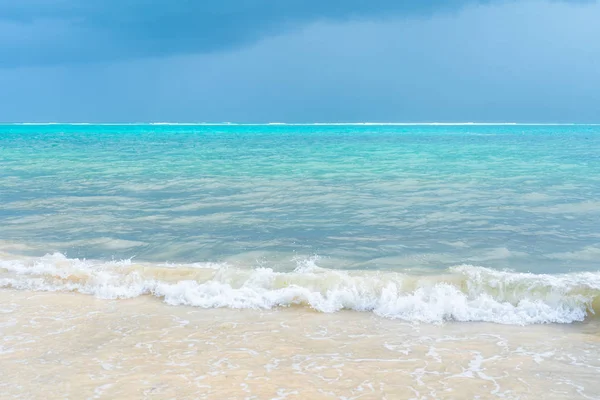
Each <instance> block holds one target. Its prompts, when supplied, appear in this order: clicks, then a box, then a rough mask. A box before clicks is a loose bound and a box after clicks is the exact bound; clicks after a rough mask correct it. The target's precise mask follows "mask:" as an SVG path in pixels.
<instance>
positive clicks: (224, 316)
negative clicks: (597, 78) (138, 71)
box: [0, 123, 600, 399]
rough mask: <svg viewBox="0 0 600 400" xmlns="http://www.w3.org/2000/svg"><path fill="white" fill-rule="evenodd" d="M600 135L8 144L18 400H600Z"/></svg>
mask: <svg viewBox="0 0 600 400" xmlns="http://www.w3.org/2000/svg"><path fill="white" fill-rule="evenodd" d="M598 312H600V126H599V125H520V124H311V125H289V124H266V125H238V124H168V123H162V124H128V125H94V124H10V125H0V397H2V398H27V399H33V398H82V399H83V398H86V399H96V398H98V399H99V398H106V399H112V398H148V399H150V398H152V399H163V398H164V399H284V398H285V399H405V398H406V399H435V398H444V399H445V398H447V399H466V398H472V399H475V398H478V399H485V398H503V399H527V398H530V399H538V398H547V399H554V398H556V399H576V398H581V399H600V379H599V378H598V377H599V376H600V319H599V318H598V317H597V313H598Z"/></svg>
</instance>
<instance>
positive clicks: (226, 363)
mask: <svg viewBox="0 0 600 400" xmlns="http://www.w3.org/2000/svg"><path fill="white" fill-rule="evenodd" d="M1 296H2V297H1V299H2V309H1V310H0V312H1V313H2V320H3V322H2V325H1V329H2V333H3V343H2V347H1V352H0V360H2V362H1V363H0V364H1V365H2V367H1V368H0V369H1V373H2V376H3V379H2V388H1V390H2V392H3V393H4V396H7V397H10V396H14V397H19V396H20V397H24V398H42V397H45V398H59V397H69V398H178V399H188V398H189V399H202V398H207V399H209V398H240V399H241V398H246V399H253V398H271V399H281V398H311V399H340V398H346V399H384V398H387V399H404V398H406V399H409V398H417V399H425V398H442V399H455V398H476V397H479V398H496V397H499V398H507V399H517V398H519V399H535V398H539V394H540V393H544V398H548V399H566V398H590V399H591V398H597V396H598V394H599V393H600V384H599V383H598V379H597V374H598V372H599V371H600V362H599V360H598V357H597V355H598V352H600V335H599V333H598V332H600V331H599V328H600V324H599V323H598V321H597V320H595V321H591V322H587V323H583V324H577V325H575V326H574V325H536V326H528V327H522V326H511V325H497V324H488V323H452V322H450V323H445V324H441V325H431V324H412V323H406V322H402V321H394V320H387V319H382V318H377V317H374V316H372V315H369V314H367V313H356V312H347V311H346V312H340V313H337V314H333V315H332V314H323V313H317V312H315V311H311V310H309V309H298V308H285V309H278V310H270V311H254V310H231V309H208V310H205V309H197V308H193V307H181V306H179V307H172V306H167V305H164V304H162V303H161V302H159V301H156V300H155V299H151V298H147V297H144V298H136V299H132V300H118V301H110V300H98V299H95V298H94V297H91V296H84V295H80V294H71V293H63V294H58V293H27V292H23V291H2V293H1Z"/></svg>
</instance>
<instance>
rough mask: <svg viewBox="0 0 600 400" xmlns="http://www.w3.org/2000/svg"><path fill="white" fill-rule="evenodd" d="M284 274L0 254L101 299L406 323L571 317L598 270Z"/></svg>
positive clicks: (37, 276) (29, 285)
mask: <svg viewBox="0 0 600 400" xmlns="http://www.w3.org/2000/svg"><path fill="white" fill-rule="evenodd" d="M316 261H317V259H315V258H311V259H306V260H301V261H299V262H298V268H296V270H294V271H293V272H276V271H274V270H273V269H270V268H255V269H243V268H235V267H231V266H229V265H227V264H210V263H203V264H179V265H164V264H163V265H161V264H145V263H133V262H131V261H119V262H114V261H113V262H99V261H88V260H79V259H69V258H66V257H65V256H63V255H62V254H60V253H56V254H52V255H46V256H44V257H40V258H18V259H17V258H11V259H5V258H4V259H2V260H0V287H2V288H14V289H21V290H34V291H74V292H79V293H84V294H90V295H94V296H97V297H100V298H105V299H126V298H133V297H137V296H142V295H152V296H156V297H159V298H162V299H163V300H164V301H165V302H166V303H167V304H170V305H187V306H196V307H204V308H216V307H230V308H252V309H272V308H275V307H286V306H305V307H311V308H313V309H315V310H317V311H320V312H336V311H340V310H344V309H348V310H356V311H363V312H373V313H374V314H376V315H379V316H382V317H387V318H398V319H402V320H407V321H415V322H430V323H440V322H443V321H486V322H496V323H502V324H520V325H526V324H537V323H571V322H575V321H583V320H584V319H585V318H586V317H587V316H589V315H590V314H594V313H595V310H599V309H600V273H598V272H584V273H572V274H561V275H536V274H528V273H515V272H507V271H498V270H494V269H489V268H484V267H477V266H472V265H461V266H457V267H453V268H450V269H448V270H445V271H442V272H443V273H442V274H439V275H421V276H415V275H407V274H402V273H396V272H382V271H343V270H332V269H323V268H319V267H318V266H317V265H316Z"/></svg>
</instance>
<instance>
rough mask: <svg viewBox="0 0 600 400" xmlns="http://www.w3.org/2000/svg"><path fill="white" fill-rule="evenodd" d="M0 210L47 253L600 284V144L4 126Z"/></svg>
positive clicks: (541, 130) (12, 230)
mask: <svg viewBox="0 0 600 400" xmlns="http://www.w3.org/2000/svg"><path fill="white" fill-rule="evenodd" d="M0 204H2V208H1V209H0V227H1V230H0V240H2V241H4V242H10V243H12V244H13V245H14V244H19V245H25V246H27V247H28V248H30V249H34V251H33V252H34V253H36V252H37V253H41V254H43V253H46V252H53V251H60V252H62V253H64V254H67V255H68V256H70V257H79V258H82V257H83V258H95V259H112V258H116V259H123V258H130V257H133V256H135V257H136V258H137V259H141V260H148V261H163V262H164V261H169V262H190V261H194V262H197V261H213V262H218V261H223V260H228V259H231V258H234V259H237V258H240V257H241V258H243V259H244V260H252V261H256V260H260V261H261V262H263V263H276V264H277V265H278V264H280V263H285V262H286V261H289V260H290V259H291V258H293V257H298V256H299V257H305V256H311V255H315V254H317V255H319V256H320V257H321V262H322V263H325V264H326V265H327V266H328V267H331V268H341V269H351V268H360V269H406V268H413V269H414V268H417V269H419V268H421V269H422V268H427V269H429V268H446V267H448V266H452V265H456V264H461V263H474V264H478V265H484V266H489V267H495V268H510V269H514V270H517V271H532V272H567V271H579V270H594V271H595V270H597V269H598V259H599V257H598V256H600V228H599V226H600V127H599V126H314V125H313V126H281V125H271V126H181V125H175V126H173V125H169V126H165V125H160V126H157V125H128V126H106V125H104V126H97V125H48V126H35V125H34V126H23V125H20V126H17V125H12V126H2V127H0ZM274 265H275V264H274Z"/></svg>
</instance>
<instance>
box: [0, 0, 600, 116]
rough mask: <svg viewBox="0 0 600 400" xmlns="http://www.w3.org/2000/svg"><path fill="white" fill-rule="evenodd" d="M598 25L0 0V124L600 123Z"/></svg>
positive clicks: (301, 8)
mask: <svg viewBox="0 0 600 400" xmlns="http://www.w3.org/2000/svg"><path fill="white" fill-rule="evenodd" d="M598 21H600V1H594V0H518V1H517V0H510V1H509V0H487V1H475V0H472V1H469V0H420V1H414V0H410V1H406V0H197V1H194V0H154V1H150V0H144V1H142V0H103V1H90V0H19V1H15V0H0V121H1V122H98V123H120V122H238V123H263V122H289V123H310V122H528V123H535V122H541V123H600V23H599V22H598Z"/></svg>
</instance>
